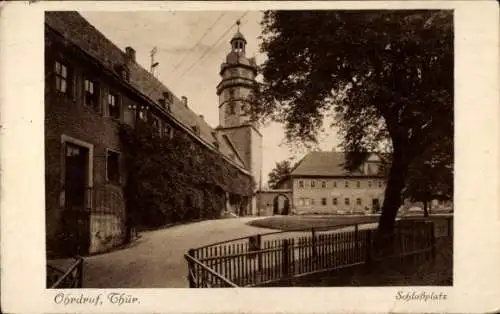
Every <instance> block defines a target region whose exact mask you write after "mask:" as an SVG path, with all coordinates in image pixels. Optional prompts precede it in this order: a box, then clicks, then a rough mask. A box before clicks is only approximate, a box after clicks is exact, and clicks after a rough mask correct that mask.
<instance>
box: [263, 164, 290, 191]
mask: <svg viewBox="0 0 500 314" xmlns="http://www.w3.org/2000/svg"><path fill="white" fill-rule="evenodd" d="M291 172H292V165H291V163H290V161H289V160H283V161H280V162H277V163H276V165H275V166H274V169H273V170H271V172H270V173H269V181H268V185H269V188H271V189H279V184H280V183H281V182H282V181H283V180H285V179H286V178H288V177H289V176H290V173H291Z"/></svg>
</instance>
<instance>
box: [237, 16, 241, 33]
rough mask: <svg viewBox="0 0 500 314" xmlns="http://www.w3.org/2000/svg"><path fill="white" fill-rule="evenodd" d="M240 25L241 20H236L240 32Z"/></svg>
mask: <svg viewBox="0 0 500 314" xmlns="http://www.w3.org/2000/svg"><path fill="white" fill-rule="evenodd" d="M240 25H241V21H240V20H239V19H238V20H236V27H237V28H238V32H239V31H240Z"/></svg>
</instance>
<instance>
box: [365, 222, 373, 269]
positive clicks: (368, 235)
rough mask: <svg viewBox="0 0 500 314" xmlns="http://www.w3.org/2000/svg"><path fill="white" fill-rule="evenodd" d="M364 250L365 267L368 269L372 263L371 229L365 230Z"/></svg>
mask: <svg viewBox="0 0 500 314" xmlns="http://www.w3.org/2000/svg"><path fill="white" fill-rule="evenodd" d="M365 250H366V260H365V265H366V266H368V267H370V266H371V263H372V230H371V229H367V230H366V243H365Z"/></svg>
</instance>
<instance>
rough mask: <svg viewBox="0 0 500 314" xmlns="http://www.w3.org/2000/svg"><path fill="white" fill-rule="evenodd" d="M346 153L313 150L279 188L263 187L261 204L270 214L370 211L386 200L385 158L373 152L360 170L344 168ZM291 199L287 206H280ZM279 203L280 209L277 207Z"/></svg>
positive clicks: (263, 209) (262, 210)
mask: <svg viewBox="0 0 500 314" xmlns="http://www.w3.org/2000/svg"><path fill="white" fill-rule="evenodd" d="M344 163H345V156H344V153H341V152H324V151H323V152H310V153H308V154H307V155H306V156H305V157H304V158H302V160H301V161H299V162H298V163H297V165H296V166H295V167H294V169H293V170H292V172H291V174H290V177H289V178H288V179H286V180H284V181H283V182H282V183H281V184H280V189H279V190H269V191H262V192H261V193H260V194H259V197H260V200H261V201H260V202H259V208H260V212H261V213H262V214H263V215H270V214H273V213H274V214H276V213H278V214H290V213H292V214H346V213H371V212H375V211H377V210H379V209H380V207H381V206H382V203H383V201H384V192H385V186H386V178H385V176H384V175H383V174H382V171H381V164H382V159H381V156H380V155H378V154H371V155H370V156H369V157H368V159H367V161H366V162H365V163H364V164H363V165H362V166H361V167H360V169H359V170H358V171H353V172H348V171H346V170H345V169H344V167H343V165H344ZM282 200H288V201H287V202H285V203H288V202H289V204H290V205H289V208H287V206H280V204H282V203H283V201H282ZM276 207H278V209H277V208H276Z"/></svg>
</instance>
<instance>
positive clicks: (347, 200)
mask: <svg viewBox="0 0 500 314" xmlns="http://www.w3.org/2000/svg"><path fill="white" fill-rule="evenodd" d="M344 202H345V204H346V205H349V198H347V197H346V199H345V200H344Z"/></svg>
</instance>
